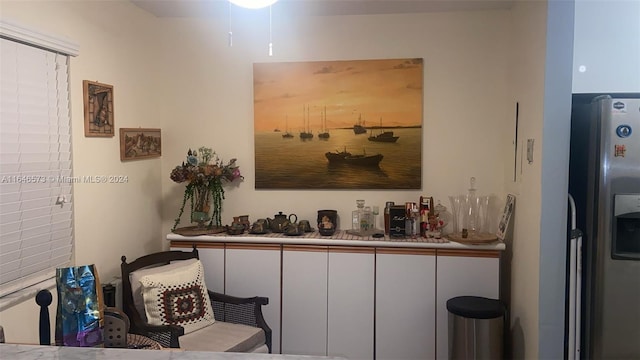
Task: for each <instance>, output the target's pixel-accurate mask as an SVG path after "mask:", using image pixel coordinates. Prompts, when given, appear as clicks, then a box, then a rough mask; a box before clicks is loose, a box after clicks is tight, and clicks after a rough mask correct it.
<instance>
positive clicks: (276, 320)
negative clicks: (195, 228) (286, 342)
mask: <svg viewBox="0 0 640 360" xmlns="http://www.w3.org/2000/svg"><path fill="white" fill-rule="evenodd" d="M226 265H227V266H226V273H225V280H226V286H225V289H226V293H227V294H228V295H232V296H239V297H252V296H266V297H268V298H269V305H267V306H264V307H263V308H262V312H263V314H264V318H265V320H266V322H267V324H269V327H270V328H271V330H272V345H273V347H272V348H273V353H275V354H278V353H280V245H264V244H229V243H227V245H226Z"/></svg>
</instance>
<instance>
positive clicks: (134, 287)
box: [129, 258, 200, 322]
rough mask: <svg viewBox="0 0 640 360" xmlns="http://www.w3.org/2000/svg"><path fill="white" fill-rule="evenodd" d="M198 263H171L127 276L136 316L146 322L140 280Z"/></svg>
mask: <svg viewBox="0 0 640 360" xmlns="http://www.w3.org/2000/svg"><path fill="white" fill-rule="evenodd" d="M197 261H200V260H198V259H195V258H194V259H187V260H178V261H173V262H171V263H170V264H167V265H160V266H153V267H148V268H142V269H139V270H136V271H134V272H132V273H130V274H129V282H130V283H131V293H132V295H133V305H134V306H135V307H136V310H138V314H140V317H141V318H142V320H144V322H147V314H146V313H145V310H144V299H143V298H142V284H141V283H140V279H142V277H143V276H146V275H155V274H158V273H165V272H173V271H176V270H180V269H182V268H184V267H188V266H191V264H193V263H195V262H197Z"/></svg>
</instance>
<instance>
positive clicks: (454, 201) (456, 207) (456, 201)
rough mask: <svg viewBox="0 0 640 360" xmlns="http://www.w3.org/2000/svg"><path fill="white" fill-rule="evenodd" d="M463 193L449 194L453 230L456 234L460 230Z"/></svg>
mask: <svg viewBox="0 0 640 360" xmlns="http://www.w3.org/2000/svg"><path fill="white" fill-rule="evenodd" d="M462 196H463V195H449V201H450V202H451V230H452V232H453V233H454V234H456V233H459V232H460V208H461V199H462Z"/></svg>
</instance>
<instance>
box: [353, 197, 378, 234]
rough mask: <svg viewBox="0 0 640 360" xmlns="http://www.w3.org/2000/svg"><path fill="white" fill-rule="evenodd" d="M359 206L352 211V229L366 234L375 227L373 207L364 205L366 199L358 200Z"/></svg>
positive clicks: (357, 204)
mask: <svg viewBox="0 0 640 360" xmlns="http://www.w3.org/2000/svg"><path fill="white" fill-rule="evenodd" d="M356 206H357V208H356V209H355V210H353V211H352V212H351V230H352V231H353V232H355V233H357V234H358V235H361V236H366V235H368V234H369V233H370V232H371V231H370V230H371V229H373V214H372V213H371V208H370V207H368V206H367V207H366V208H365V206H364V200H356Z"/></svg>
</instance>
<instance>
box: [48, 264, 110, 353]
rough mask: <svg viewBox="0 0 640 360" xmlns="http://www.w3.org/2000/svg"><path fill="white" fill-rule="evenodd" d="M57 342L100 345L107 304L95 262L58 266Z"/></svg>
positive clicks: (87, 345)
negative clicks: (104, 303) (105, 304)
mask: <svg viewBox="0 0 640 360" xmlns="http://www.w3.org/2000/svg"><path fill="white" fill-rule="evenodd" d="M56 288H57V290H58V308H57V312H56V329H55V339H56V345H58V346H83V347H101V346H102V345H103V334H102V330H103V321H104V305H103V301H102V287H101V286H100V279H99V278H98V272H97V270H96V269H95V267H94V265H93V264H92V265H83V266H73V267H67V268H58V269H56Z"/></svg>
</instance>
